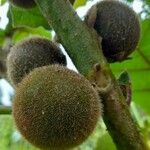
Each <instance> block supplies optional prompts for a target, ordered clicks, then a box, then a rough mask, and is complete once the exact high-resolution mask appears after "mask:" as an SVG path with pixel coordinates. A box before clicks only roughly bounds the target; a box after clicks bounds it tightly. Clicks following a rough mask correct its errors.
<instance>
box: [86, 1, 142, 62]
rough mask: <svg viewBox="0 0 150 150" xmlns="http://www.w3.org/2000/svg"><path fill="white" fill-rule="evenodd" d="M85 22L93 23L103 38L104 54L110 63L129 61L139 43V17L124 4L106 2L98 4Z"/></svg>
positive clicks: (91, 10) (90, 11)
mask: <svg viewBox="0 0 150 150" xmlns="http://www.w3.org/2000/svg"><path fill="white" fill-rule="evenodd" d="M94 11H96V12H94ZM85 22H87V23H88V24H89V22H91V23H92V26H93V27H94V29H95V30H96V31H97V33H98V34H99V35H100V36H101V37H102V43H101V44H102V49H103V53H104V55H105V57H106V58H107V60H108V61H109V62H116V61H123V60H125V59H128V58H127V57H128V56H129V54H131V53H132V52H133V51H134V50H135V48H136V46H137V44H138V42H139V38H140V23H139V19H138V16H137V14H136V13H135V12H134V11H133V10H132V9H131V8H130V7H128V6H127V5H126V4H124V3H122V2H119V1H115V0H105V1H101V2H99V3H97V4H96V5H94V6H93V7H92V8H91V9H90V10H89V12H88V13H87V15H86V17H85ZM91 23H90V24H91Z"/></svg>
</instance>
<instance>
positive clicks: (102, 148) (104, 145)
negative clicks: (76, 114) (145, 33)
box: [95, 133, 116, 150]
mask: <svg viewBox="0 0 150 150" xmlns="http://www.w3.org/2000/svg"><path fill="white" fill-rule="evenodd" d="M95 150H116V148H115V145H114V143H113V141H112V139H111V137H110V135H109V134H108V133H106V134H104V135H103V136H101V137H100V138H99V139H98V141H97V146H96V148H95Z"/></svg>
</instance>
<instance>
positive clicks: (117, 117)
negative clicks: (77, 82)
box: [35, 0, 146, 150]
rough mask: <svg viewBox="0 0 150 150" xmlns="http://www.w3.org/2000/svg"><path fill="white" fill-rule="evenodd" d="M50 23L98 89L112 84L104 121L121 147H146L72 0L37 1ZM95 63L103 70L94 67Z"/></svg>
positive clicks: (123, 149) (91, 32) (121, 149)
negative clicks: (71, 3)
mask: <svg viewBox="0 0 150 150" xmlns="http://www.w3.org/2000/svg"><path fill="white" fill-rule="evenodd" d="M35 2H36V3H37V5H38V7H39V8H40V10H41V12H42V14H43V15H44V16H45V18H46V19H47V21H48V23H49V24H50V25H52V26H53V28H54V30H55V32H56V33H57V35H58V37H60V39H61V42H62V44H63V46H64V47H65V48H66V51H67V53H68V54H69V56H70V57H71V59H72V60H73V62H74V64H75V66H76V67H77V69H78V70H79V72H80V73H81V74H83V75H84V76H85V77H86V78H88V79H89V80H90V81H91V82H92V83H93V82H95V83H97V85H98V87H99V88H102V87H107V85H108V84H110V82H111V84H112V87H113V88H111V90H109V92H108V93H107V94H106V95H103V97H102V98H103V104H104V116H103V119H104V122H105V124H106V126H107V129H108V131H109V133H110V135H111V137H112V138H113V141H114V142H115V144H116V147H117V149H118V150H146V146H145V144H144V142H143V140H142V137H141V135H140V133H139V131H138V129H137V126H136V124H135V122H134V121H133V119H132V117H131V114H130V112H129V109H128V106H127V104H126V102H125V98H124V97H123V94H122V92H121V90H120V88H119V86H118V84H117V81H116V79H115V77H114V75H113V74H112V71H111V69H110V67H109V64H108V63H107V62H106V59H105V57H104V56H103V53H102V49H101V46H100V44H99V43H100V40H101V39H100V38H98V36H97V34H96V32H95V31H94V29H92V28H90V27H88V26H87V25H86V24H85V23H84V22H83V21H82V20H81V19H80V18H79V17H78V15H77V13H76V12H75V11H74V9H73V7H72V6H71V5H70V2H69V0H44V1H42V0H35ZM95 64H100V69H99V70H95V68H94V66H95Z"/></svg>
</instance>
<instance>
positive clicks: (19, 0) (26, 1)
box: [9, 0, 36, 9]
mask: <svg viewBox="0 0 150 150" xmlns="http://www.w3.org/2000/svg"><path fill="white" fill-rule="evenodd" d="M9 1H10V3H12V4H13V5H15V6H17V7H21V8H25V9H27V8H33V7H35V6H36V3H35V2H34V0H9Z"/></svg>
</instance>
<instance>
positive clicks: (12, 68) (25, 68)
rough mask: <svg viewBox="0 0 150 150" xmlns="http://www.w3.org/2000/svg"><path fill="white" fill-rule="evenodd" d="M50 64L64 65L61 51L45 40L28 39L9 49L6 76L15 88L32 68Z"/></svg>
mask: <svg viewBox="0 0 150 150" xmlns="http://www.w3.org/2000/svg"><path fill="white" fill-rule="evenodd" d="M50 64H62V65H66V57H65V56H64V55H63V54H62V52H61V49H60V48H59V47H58V46H57V45H55V44H54V43H52V42H51V41H49V40H47V39H44V38H39V37H36V38H29V39H26V40H23V41H22V42H19V43H17V44H16V45H15V46H13V47H12V48H11V50H10V53H9V54H8V57H7V68H8V71H7V74H8V77H9V79H10V80H11V82H12V84H13V85H15V86H16V85H17V84H18V83H19V82H20V81H21V80H22V78H24V76H25V75H26V74H28V73H29V72H30V71H32V70H33V69H34V68H37V67H42V66H46V65H50Z"/></svg>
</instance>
